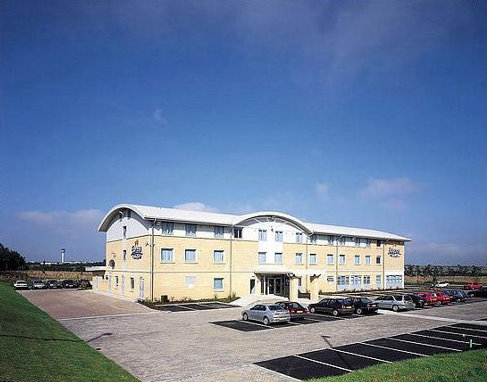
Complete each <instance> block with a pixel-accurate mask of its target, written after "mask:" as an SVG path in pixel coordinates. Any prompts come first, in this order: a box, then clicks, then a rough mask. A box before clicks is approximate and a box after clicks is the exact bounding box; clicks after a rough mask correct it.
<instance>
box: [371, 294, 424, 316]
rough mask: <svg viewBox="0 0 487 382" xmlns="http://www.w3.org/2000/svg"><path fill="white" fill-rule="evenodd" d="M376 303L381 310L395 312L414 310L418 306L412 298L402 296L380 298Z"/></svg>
mask: <svg viewBox="0 0 487 382" xmlns="http://www.w3.org/2000/svg"><path fill="white" fill-rule="evenodd" d="M374 302H376V303H378V304H379V308H380V309H392V310H393V311H394V312H397V311H399V310H413V309H414V308H415V306H416V304H415V303H414V301H413V300H412V299H411V297H409V296H403V295H400V294H395V295H387V296H379V297H377V298H376V299H375V301H374Z"/></svg>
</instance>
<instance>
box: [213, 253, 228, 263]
mask: <svg viewBox="0 0 487 382" xmlns="http://www.w3.org/2000/svg"><path fill="white" fill-rule="evenodd" d="M213 262H214V263H224V262H225V257H224V253H223V251H221V250H216V251H213Z"/></svg>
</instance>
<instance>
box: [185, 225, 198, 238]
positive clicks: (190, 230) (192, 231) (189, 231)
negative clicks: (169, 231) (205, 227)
mask: <svg viewBox="0 0 487 382" xmlns="http://www.w3.org/2000/svg"><path fill="white" fill-rule="evenodd" d="M186 236H196V224H186Z"/></svg>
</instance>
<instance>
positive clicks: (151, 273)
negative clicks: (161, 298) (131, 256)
mask: <svg viewBox="0 0 487 382" xmlns="http://www.w3.org/2000/svg"><path fill="white" fill-rule="evenodd" d="M156 221H157V219H154V221H153V222H152V228H151V243H150V260H151V261H150V299H151V301H154V245H155V244H154V226H155V225H156Z"/></svg>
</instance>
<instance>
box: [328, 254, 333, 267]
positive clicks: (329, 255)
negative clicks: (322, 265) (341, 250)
mask: <svg viewBox="0 0 487 382" xmlns="http://www.w3.org/2000/svg"><path fill="white" fill-rule="evenodd" d="M326 263H327V264H328V265H332V264H333V263H334V261H333V255H332V254H331V253H329V254H328V255H326Z"/></svg>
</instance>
